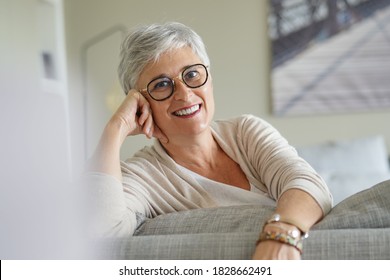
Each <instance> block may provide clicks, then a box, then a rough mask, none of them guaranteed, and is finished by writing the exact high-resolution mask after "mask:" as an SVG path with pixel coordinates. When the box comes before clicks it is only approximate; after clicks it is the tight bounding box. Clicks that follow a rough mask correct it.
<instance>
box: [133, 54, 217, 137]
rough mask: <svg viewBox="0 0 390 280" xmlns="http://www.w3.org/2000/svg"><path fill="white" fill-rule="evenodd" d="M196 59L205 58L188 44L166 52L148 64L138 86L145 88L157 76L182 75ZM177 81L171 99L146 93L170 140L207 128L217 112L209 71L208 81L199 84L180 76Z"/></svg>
mask: <svg viewBox="0 0 390 280" xmlns="http://www.w3.org/2000/svg"><path fill="white" fill-rule="evenodd" d="M197 63H202V62H201V60H200V59H199V57H198V56H197V55H195V54H194V52H193V51H192V49H191V48H189V47H184V48H181V49H178V50H175V51H171V52H167V53H164V54H162V55H161V56H160V59H159V60H158V61H157V62H156V63H149V64H147V65H146V67H145V68H144V70H143V71H142V73H141V75H140V77H139V79H138V82H137V88H138V89H143V88H146V86H147V84H148V83H149V82H150V81H152V80H153V79H155V78H156V77H161V76H164V77H169V78H171V79H172V78H175V77H178V76H181V73H182V71H183V69H184V68H186V67H187V66H190V65H193V64H197ZM206 66H207V65H206ZM174 82H175V90H174V92H173V95H171V96H170V97H169V98H168V99H165V100H163V101H156V100H154V99H152V98H151V97H150V96H149V95H148V94H147V93H146V94H145V96H146V98H147V100H148V101H149V103H150V107H151V109H152V112H153V119H154V122H155V123H156V125H157V126H158V127H159V128H160V129H161V130H162V131H163V132H164V133H165V135H166V136H167V137H168V139H169V140H170V141H172V140H174V139H177V140H180V138H183V137H188V136H195V135H197V134H201V133H202V132H205V131H208V130H209V125H210V122H211V120H212V119H213V116H214V97H213V86H212V81H211V76H210V73H209V77H208V80H207V82H206V83H205V84H204V85H203V86H201V87H199V88H189V87H187V86H186V85H185V84H184V83H183V82H182V81H181V79H180V78H177V79H174ZM188 109H190V110H188ZM183 110H184V111H183Z"/></svg>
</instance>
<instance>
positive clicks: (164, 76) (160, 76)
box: [149, 62, 200, 83]
mask: <svg viewBox="0 0 390 280" xmlns="http://www.w3.org/2000/svg"><path fill="white" fill-rule="evenodd" d="M199 63H200V62H199ZM199 63H192V64H188V65H185V66H183V67H182V68H181V69H180V72H179V75H180V74H181V73H183V71H184V70H185V69H186V68H188V67H190V66H192V65H195V64H199ZM175 77H177V76H175ZM160 78H169V79H172V78H171V77H170V76H169V75H168V74H165V73H163V74H160V75H158V76H155V77H154V78H152V79H151V80H150V82H151V81H154V80H156V79H160ZM150 82H149V83H150Z"/></svg>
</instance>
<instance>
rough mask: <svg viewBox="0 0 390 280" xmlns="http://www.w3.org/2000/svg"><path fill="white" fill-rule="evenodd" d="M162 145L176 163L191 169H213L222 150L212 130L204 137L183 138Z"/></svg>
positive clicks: (204, 134)
mask: <svg viewBox="0 0 390 280" xmlns="http://www.w3.org/2000/svg"><path fill="white" fill-rule="evenodd" d="M162 145H163V146H164V148H165V150H166V151H167V153H168V154H169V155H170V156H171V157H172V158H173V160H174V161H175V162H177V163H178V164H180V165H182V166H184V167H187V168H190V169H191V167H195V168H197V167H198V168H205V167H212V166H213V165H215V159H216V158H217V156H216V155H217V154H218V153H219V152H220V150H221V148H220V147H219V145H218V143H217V142H216V141H215V139H214V137H213V135H212V133H211V129H209V130H208V131H207V132H205V133H202V135H197V136H195V137H194V136H191V137H181V138H180V139H175V141H171V140H170V141H169V142H168V143H167V144H163V143H162Z"/></svg>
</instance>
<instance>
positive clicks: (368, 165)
mask: <svg viewBox="0 0 390 280" xmlns="http://www.w3.org/2000/svg"><path fill="white" fill-rule="evenodd" d="M297 151H298V153H299V155H300V156H301V157H302V158H304V159H305V160H306V161H307V162H309V163H310V165H311V166H312V167H313V168H314V169H315V170H316V171H317V172H318V173H319V174H320V175H321V176H322V177H323V178H324V180H325V182H326V183H327V184H328V187H329V189H330V191H331V193H332V195H333V199H334V203H335V204H337V203H339V202H340V201H342V200H343V199H345V198H347V197H348V196H351V195H353V194H355V193H357V192H359V191H362V190H364V189H367V188H369V187H370V186H373V185H375V184H376V183H379V182H381V181H384V180H388V179H390V166H389V161H388V156H387V155H388V153H387V148H386V143H385V139H384V137H383V136H379V135H378V136H370V137H364V138H357V139H351V140H339V141H332V142H325V143H320V144H317V145H312V146H308V147H300V148H297Z"/></svg>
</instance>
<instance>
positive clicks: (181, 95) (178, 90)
mask: <svg viewBox="0 0 390 280" xmlns="http://www.w3.org/2000/svg"><path fill="white" fill-rule="evenodd" d="M174 81H175V85H174V92H173V96H174V98H175V100H184V101H187V100H188V99H189V97H190V96H192V94H193V92H192V90H191V88H189V87H188V86H187V85H186V84H185V83H184V82H183V81H182V79H180V78H176V79H175V80H174Z"/></svg>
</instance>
